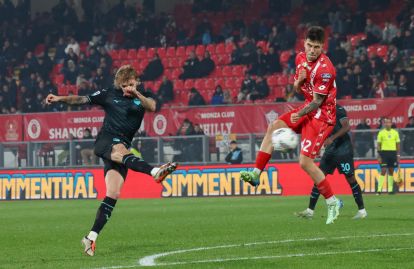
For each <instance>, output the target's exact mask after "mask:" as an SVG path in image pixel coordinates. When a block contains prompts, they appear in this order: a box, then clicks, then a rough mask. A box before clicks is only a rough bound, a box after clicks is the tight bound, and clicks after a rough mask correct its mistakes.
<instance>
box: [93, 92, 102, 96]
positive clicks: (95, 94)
mask: <svg viewBox="0 0 414 269" xmlns="http://www.w3.org/2000/svg"><path fill="white" fill-rule="evenodd" d="M100 93H101V91H96V92H94V93H92V94H91V96H97V95H98V94H100Z"/></svg>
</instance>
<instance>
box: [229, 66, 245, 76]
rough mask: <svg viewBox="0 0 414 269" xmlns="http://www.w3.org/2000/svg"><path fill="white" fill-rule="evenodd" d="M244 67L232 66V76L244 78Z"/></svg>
mask: <svg viewBox="0 0 414 269" xmlns="http://www.w3.org/2000/svg"><path fill="white" fill-rule="evenodd" d="M244 71H245V66H243V65H234V66H233V69H232V75H233V76H234V77H244Z"/></svg>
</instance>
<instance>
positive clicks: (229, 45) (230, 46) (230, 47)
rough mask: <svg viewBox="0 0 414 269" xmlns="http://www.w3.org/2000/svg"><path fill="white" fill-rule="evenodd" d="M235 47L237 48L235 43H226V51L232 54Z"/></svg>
mask: <svg viewBox="0 0 414 269" xmlns="http://www.w3.org/2000/svg"><path fill="white" fill-rule="evenodd" d="M234 48H235V46H234V44H233V43H230V42H229V43H226V45H225V53H227V54H231V53H232V52H233V50H234Z"/></svg>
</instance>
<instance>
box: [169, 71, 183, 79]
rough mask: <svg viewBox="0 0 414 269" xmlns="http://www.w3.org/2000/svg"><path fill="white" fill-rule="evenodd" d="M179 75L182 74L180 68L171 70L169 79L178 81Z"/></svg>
mask: <svg viewBox="0 0 414 269" xmlns="http://www.w3.org/2000/svg"><path fill="white" fill-rule="evenodd" d="M181 73H182V71H181V68H176V69H173V71H172V72H171V79H172V80H175V79H178V77H179V76H180V75H181Z"/></svg>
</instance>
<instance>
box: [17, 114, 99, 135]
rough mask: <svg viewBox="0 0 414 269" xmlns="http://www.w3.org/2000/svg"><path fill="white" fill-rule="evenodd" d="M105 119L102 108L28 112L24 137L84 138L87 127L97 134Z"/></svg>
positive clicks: (24, 117) (24, 120)
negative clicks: (79, 110)
mask: <svg viewBox="0 0 414 269" xmlns="http://www.w3.org/2000/svg"><path fill="white" fill-rule="evenodd" d="M103 119H104V112H103V111H101V110H91V111H84V112H65V113H33V114H26V115H24V116H23V124H24V127H23V128H24V130H25V134H24V137H25V140H26V141H48V140H68V139H72V138H82V136H83V131H84V129H85V128H90V129H91V131H92V135H93V136H96V134H97V133H98V131H99V129H100V128H101V126H102V123H103Z"/></svg>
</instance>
